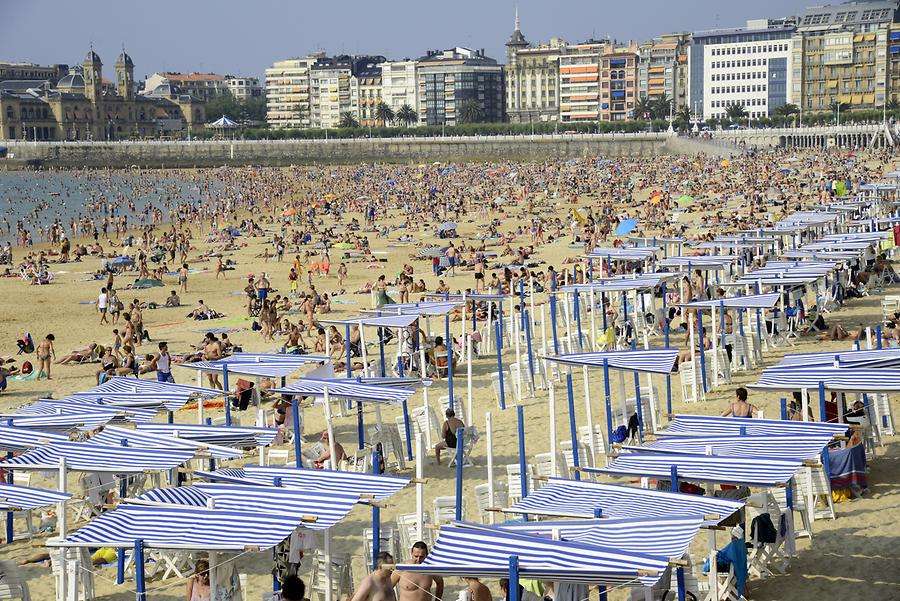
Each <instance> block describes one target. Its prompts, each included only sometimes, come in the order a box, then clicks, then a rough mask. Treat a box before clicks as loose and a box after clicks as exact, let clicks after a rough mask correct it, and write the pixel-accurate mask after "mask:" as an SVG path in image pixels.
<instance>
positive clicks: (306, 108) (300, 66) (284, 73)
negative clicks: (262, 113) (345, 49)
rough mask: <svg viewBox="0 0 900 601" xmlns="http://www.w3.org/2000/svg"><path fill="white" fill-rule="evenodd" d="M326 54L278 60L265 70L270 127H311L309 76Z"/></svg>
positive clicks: (267, 113)
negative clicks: (317, 62) (313, 67)
mask: <svg viewBox="0 0 900 601" xmlns="http://www.w3.org/2000/svg"><path fill="white" fill-rule="evenodd" d="M324 56H325V55H324V53H318V54H311V55H309V56H306V57H303V58H291V59H287V60H282V61H276V62H275V63H273V64H272V66H271V67H269V68H268V69H266V122H267V123H268V124H269V127H274V128H292V129H301V128H307V127H310V125H311V121H310V73H311V69H312V66H313V65H314V64H315V63H316V61H317V60H319V58H322V57H324Z"/></svg>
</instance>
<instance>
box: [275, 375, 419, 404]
mask: <svg viewBox="0 0 900 601" xmlns="http://www.w3.org/2000/svg"><path fill="white" fill-rule="evenodd" d="M326 389H327V390H328V395H329V397H331V398H342V399H353V400H355V401H374V402H379V403H399V402H401V401H404V400H406V399H408V398H409V397H411V396H412V395H414V394H415V393H416V391H415V390H412V389H410V388H394V387H393V386H390V387H385V386H373V385H371V384H357V383H347V382H344V381H342V380H321V379H318V378H300V379H299V380H297V381H295V382H294V383H293V384H290V385H288V386H284V387H282V388H273V389H272V390H271V392H274V393H278V394H292V395H302V396H324V394H325V390H326Z"/></svg>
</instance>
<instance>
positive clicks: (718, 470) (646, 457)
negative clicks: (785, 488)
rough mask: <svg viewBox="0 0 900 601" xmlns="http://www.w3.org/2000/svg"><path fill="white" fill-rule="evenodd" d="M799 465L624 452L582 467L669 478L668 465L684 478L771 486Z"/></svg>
mask: <svg viewBox="0 0 900 601" xmlns="http://www.w3.org/2000/svg"><path fill="white" fill-rule="evenodd" d="M802 465H803V462H802V461H799V460H795V459H792V460H788V459H773V458H768V457H721V456H716V455H688V454H675V453H640V452H625V453H621V454H620V455H619V456H618V457H616V458H615V459H613V460H612V461H611V462H610V463H609V464H608V465H607V466H606V467H605V468H583V471H585V472H587V473H592V474H609V475H614V476H650V477H654V478H669V477H670V474H671V470H672V467H675V468H676V469H677V470H678V477H679V478H682V479H684V480H696V481H699V482H722V483H727V484H743V485H746V486H775V485H777V484H782V483H784V482H787V481H788V480H790V479H791V478H793V476H794V474H795V473H796V472H797V470H798V469H800V466H802Z"/></svg>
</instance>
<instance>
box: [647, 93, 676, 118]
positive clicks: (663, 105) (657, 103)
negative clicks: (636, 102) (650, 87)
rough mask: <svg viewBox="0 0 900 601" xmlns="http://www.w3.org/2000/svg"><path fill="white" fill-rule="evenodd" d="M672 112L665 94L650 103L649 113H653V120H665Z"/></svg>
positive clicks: (670, 102)
mask: <svg viewBox="0 0 900 601" xmlns="http://www.w3.org/2000/svg"><path fill="white" fill-rule="evenodd" d="M671 110H672V101H671V100H670V99H669V98H667V97H666V95H665V94H663V95H662V96H658V97H657V98H654V99H653V100H652V101H651V102H650V112H651V113H653V118H654V119H665V118H667V117H668V116H669V112H670V111H671Z"/></svg>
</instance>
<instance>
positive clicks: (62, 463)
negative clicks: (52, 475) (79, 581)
mask: <svg viewBox="0 0 900 601" xmlns="http://www.w3.org/2000/svg"><path fill="white" fill-rule="evenodd" d="M56 489H57V490H58V491H59V492H62V493H64V492H66V458H65V457H60V458H59V472H58V474H57V483H56ZM56 527H57V530H58V532H59V539H60V540H63V539H64V538H66V535H67V534H68V530H67V528H66V501H65V500H62V501H60V502H58V503H57V504H56ZM68 551H69V550H68V549H67V548H65V547H63V548H62V549H60V550H59V571H60V578H59V590H58V591H57V596H58V598H59V599H61V601H67V599H68V595H67V594H66V593H67V591H66V589H67V587H68V580H69V574H68V570H67V569H66V568H67V565H66V559H67V558H66V553H68Z"/></svg>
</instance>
